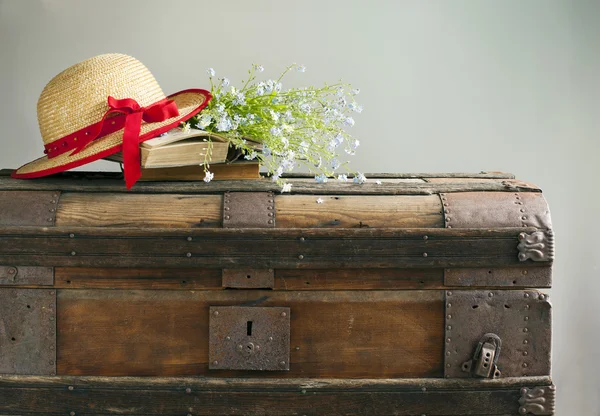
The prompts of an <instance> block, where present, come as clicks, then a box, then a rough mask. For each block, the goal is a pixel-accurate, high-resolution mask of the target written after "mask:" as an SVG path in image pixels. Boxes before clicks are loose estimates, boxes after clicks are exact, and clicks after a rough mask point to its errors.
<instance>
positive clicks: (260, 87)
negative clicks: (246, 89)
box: [256, 82, 266, 95]
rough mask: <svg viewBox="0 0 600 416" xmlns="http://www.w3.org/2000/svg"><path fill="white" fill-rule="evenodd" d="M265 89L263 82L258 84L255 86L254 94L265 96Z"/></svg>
mask: <svg viewBox="0 0 600 416" xmlns="http://www.w3.org/2000/svg"><path fill="white" fill-rule="evenodd" d="M265 88H266V85H265V83H264V82H259V83H258V85H257V86H256V94H257V95H264V94H265Z"/></svg>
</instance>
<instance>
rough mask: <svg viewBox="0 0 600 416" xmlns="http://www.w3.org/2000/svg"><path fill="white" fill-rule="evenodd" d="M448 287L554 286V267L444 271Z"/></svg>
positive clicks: (480, 268) (445, 282) (482, 268)
mask: <svg viewBox="0 0 600 416" xmlns="http://www.w3.org/2000/svg"><path fill="white" fill-rule="evenodd" d="M444 284H445V285H446V286H469V287H478V286H479V287H504V286H509V287H529V288H534V287H539V288H547V287H551V286H552V267H501V268H493V267H479V268H456V269H444Z"/></svg>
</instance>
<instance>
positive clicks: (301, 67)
mask: <svg viewBox="0 0 600 416" xmlns="http://www.w3.org/2000/svg"><path fill="white" fill-rule="evenodd" d="M296 71H298V72H306V67H305V66H304V65H298V66H297V67H296Z"/></svg>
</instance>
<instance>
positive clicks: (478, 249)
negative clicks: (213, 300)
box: [0, 227, 539, 268]
mask: <svg viewBox="0 0 600 416" xmlns="http://www.w3.org/2000/svg"><path fill="white" fill-rule="evenodd" d="M533 231H536V229H535V228H530V227H524V228H502V229H492V230H485V229H443V228H442V229H435V228H429V229H387V228H386V229H376V228H374V229H370V228H366V229H365V228H362V229H340V230H333V229H233V228H232V229H211V228H207V229H189V230H176V229H138V228H116V227H115V228H112V227H105V228H100V227H96V228H89V227H87V228H85V227H81V228H77V227H73V228H71V227H69V228H67V227H60V228H38V227H26V228H24V227H0V236H1V237H2V238H0V264H2V263H4V264H16V263H20V264H26V265H32V266H58V267H61V266H74V267H182V268H186V267H220V268H227V267H231V266H232V265H235V267H252V268H421V267H434V268H439V267H483V266H485V267H499V266H510V265H517V264H518V265H521V266H525V265H527V264H530V263H532V262H531V261H530V260H529V261H527V262H520V261H519V259H518V250H517V244H516V242H517V241H518V236H519V233H521V232H528V233H529V232H533ZM538 265H539V264H538Z"/></svg>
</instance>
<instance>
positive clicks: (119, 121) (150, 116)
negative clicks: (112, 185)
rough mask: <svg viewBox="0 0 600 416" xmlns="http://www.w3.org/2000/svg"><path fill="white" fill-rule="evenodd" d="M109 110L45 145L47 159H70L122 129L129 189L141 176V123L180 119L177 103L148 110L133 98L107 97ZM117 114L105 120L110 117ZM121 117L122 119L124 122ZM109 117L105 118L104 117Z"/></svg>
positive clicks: (124, 160)
mask: <svg viewBox="0 0 600 416" xmlns="http://www.w3.org/2000/svg"><path fill="white" fill-rule="evenodd" d="M108 107H109V109H108V111H106V113H104V115H103V116H102V119H101V120H100V122H98V123H95V124H93V125H91V126H88V127H86V128H84V129H81V130H79V131H76V132H75V133H72V134H70V135H68V136H65V137H63V138H61V139H59V140H56V141H54V142H52V143H50V144H48V145H46V146H45V148H46V149H45V151H44V153H46V154H47V155H48V158H52V157H56V156H58V155H59V154H62V153H65V152H67V151H70V150H73V151H72V152H71V154H70V155H71V156H72V155H75V154H77V153H79V152H81V151H82V150H83V149H84V148H85V147H86V146H87V145H88V144H90V143H91V142H92V141H94V140H96V139H98V138H100V137H104V136H106V135H107V134H111V133H113V132H115V131H118V130H120V129H121V128H123V127H124V128H125V129H124V131H123V171H124V174H125V185H126V186H127V189H131V187H132V186H133V185H134V184H135V183H136V182H137V181H138V179H140V177H141V176H142V169H141V166H140V162H141V161H140V147H139V141H140V130H141V127H142V120H143V121H145V122H146V123H157V122H161V121H165V120H167V119H169V118H173V117H177V116H179V110H178V109H177V104H176V103H175V101H173V100H168V99H166V98H165V99H163V100H161V101H158V102H156V103H154V104H151V105H149V106H147V107H140V105H139V104H138V103H137V101H135V100H134V99H133V98H123V99H121V100H118V99H116V98H113V97H110V96H109V97H108ZM115 113H116V114H118V115H117V116H115V117H108V116H109V115H110V114H115ZM123 116H124V117H125V120H124V121H123ZM107 117H108V118H107Z"/></svg>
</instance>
